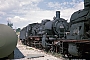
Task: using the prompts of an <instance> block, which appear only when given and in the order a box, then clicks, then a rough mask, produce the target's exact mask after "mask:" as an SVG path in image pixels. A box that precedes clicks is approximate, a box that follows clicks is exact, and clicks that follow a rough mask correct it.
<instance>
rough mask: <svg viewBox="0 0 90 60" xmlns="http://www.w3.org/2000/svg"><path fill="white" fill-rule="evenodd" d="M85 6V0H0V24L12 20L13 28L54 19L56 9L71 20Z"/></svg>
mask: <svg viewBox="0 0 90 60" xmlns="http://www.w3.org/2000/svg"><path fill="white" fill-rule="evenodd" d="M83 8H84V2H83V0H0V24H7V21H11V22H12V23H13V28H23V27H25V26H27V25H28V24H31V23H37V22H38V23H41V21H42V20H43V19H50V20H53V17H54V16H55V15H56V11H60V17H61V18H64V19H65V20H67V21H68V22H69V21H70V17H71V15H72V14H73V13H74V12H75V11H78V10H81V9H83Z"/></svg>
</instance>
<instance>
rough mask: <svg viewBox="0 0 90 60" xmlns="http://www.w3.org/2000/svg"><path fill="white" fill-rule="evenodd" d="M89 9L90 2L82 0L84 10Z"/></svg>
mask: <svg viewBox="0 0 90 60" xmlns="http://www.w3.org/2000/svg"><path fill="white" fill-rule="evenodd" d="M88 8H90V0H84V9H88Z"/></svg>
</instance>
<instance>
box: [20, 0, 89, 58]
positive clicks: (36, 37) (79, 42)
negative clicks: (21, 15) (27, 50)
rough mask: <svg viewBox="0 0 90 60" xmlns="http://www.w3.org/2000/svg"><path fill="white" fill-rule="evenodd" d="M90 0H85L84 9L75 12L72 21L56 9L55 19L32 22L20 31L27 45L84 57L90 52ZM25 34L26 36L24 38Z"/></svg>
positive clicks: (69, 55)
mask: <svg viewBox="0 0 90 60" xmlns="http://www.w3.org/2000/svg"><path fill="white" fill-rule="evenodd" d="M89 9H90V0H84V9H83V10H79V11H77V12H74V13H73V14H72V16H71V18H70V23H68V22H67V21H66V20H65V19H63V18H60V11H56V17H54V18H53V20H48V19H44V20H42V22H41V23H32V24H29V25H28V26H26V27H25V28H23V29H22V30H21V32H20V39H21V40H24V42H25V44H26V45H29V46H34V47H38V48H44V49H46V50H49V51H53V52H59V53H61V54H63V55H67V56H68V57H79V58H80V57H83V56H84V55H88V54H90V48H89V47H90V40H89V39H90V21H89V19H90V17H89V16H90V10H89ZM23 36H24V37H25V38H23Z"/></svg>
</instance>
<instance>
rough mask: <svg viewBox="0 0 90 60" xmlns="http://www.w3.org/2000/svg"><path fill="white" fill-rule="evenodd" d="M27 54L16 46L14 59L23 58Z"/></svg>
mask: <svg viewBox="0 0 90 60" xmlns="http://www.w3.org/2000/svg"><path fill="white" fill-rule="evenodd" d="M24 57H25V56H24V55H23V54H22V52H21V51H20V50H19V49H18V48H17V47H16V48H15V50H14V59H21V58H24Z"/></svg>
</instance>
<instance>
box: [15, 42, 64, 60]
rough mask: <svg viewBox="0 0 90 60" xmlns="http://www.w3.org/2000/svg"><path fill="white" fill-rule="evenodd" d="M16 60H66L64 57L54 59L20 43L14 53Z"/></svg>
mask: <svg viewBox="0 0 90 60" xmlns="http://www.w3.org/2000/svg"><path fill="white" fill-rule="evenodd" d="M14 60H64V59H63V58H62V57H59V58H57V57H54V56H52V55H51V54H47V53H46V52H44V51H42V50H39V49H35V48H33V47H29V46H26V45H23V44H21V42H18V44H17V47H16V49H15V51H14Z"/></svg>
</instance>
